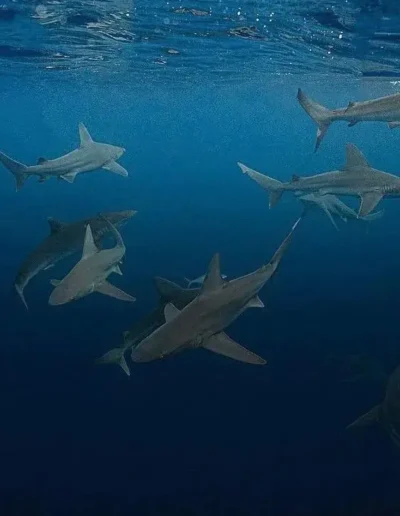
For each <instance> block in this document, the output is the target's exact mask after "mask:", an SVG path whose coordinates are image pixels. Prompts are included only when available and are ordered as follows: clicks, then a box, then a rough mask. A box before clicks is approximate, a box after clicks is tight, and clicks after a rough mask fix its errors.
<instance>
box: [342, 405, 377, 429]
mask: <svg viewBox="0 0 400 516" xmlns="http://www.w3.org/2000/svg"><path fill="white" fill-rule="evenodd" d="M380 417H381V405H375V407H373V408H372V409H371V410H369V411H368V412H366V413H365V414H363V415H362V416H360V417H359V418H357V419H356V420H355V421H353V423H350V425H348V426H347V428H354V427H361V426H369V425H372V424H373V423H377V422H378V421H379V419H380Z"/></svg>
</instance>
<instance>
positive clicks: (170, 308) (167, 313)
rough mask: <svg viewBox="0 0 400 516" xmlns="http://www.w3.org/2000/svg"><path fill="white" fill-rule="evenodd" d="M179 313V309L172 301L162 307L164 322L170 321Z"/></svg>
mask: <svg viewBox="0 0 400 516" xmlns="http://www.w3.org/2000/svg"><path fill="white" fill-rule="evenodd" d="M179 313H180V310H179V309H178V308H176V306H174V305H173V304H172V303H167V304H166V305H165V308H164V317H165V322H166V323H167V322H169V321H172V320H173V319H175V317H176V316H177V315H179Z"/></svg>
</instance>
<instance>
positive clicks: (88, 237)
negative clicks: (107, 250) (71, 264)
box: [81, 224, 99, 260]
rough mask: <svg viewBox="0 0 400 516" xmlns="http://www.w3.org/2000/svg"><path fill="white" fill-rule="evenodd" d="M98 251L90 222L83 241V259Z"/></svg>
mask: <svg viewBox="0 0 400 516" xmlns="http://www.w3.org/2000/svg"><path fill="white" fill-rule="evenodd" d="M98 252H99V250H98V248H97V246H96V244H95V243H94V240H93V233H92V228H91V227H90V224H88V225H87V226H86V233H85V241H84V243H83V251H82V258H81V260H86V259H87V258H89V257H90V256H93V255H94V254H97V253H98Z"/></svg>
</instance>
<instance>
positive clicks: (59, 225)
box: [47, 217, 68, 234]
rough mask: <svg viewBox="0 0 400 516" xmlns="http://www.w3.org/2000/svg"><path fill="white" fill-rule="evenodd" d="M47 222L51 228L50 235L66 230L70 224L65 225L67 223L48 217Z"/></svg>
mask: <svg viewBox="0 0 400 516" xmlns="http://www.w3.org/2000/svg"><path fill="white" fill-rule="evenodd" d="M47 222H48V223H49V226H50V233H51V234H53V233H58V232H59V231H61V230H63V229H65V228H66V227H67V226H68V224H65V222H61V221H59V220H57V219H53V217H47Z"/></svg>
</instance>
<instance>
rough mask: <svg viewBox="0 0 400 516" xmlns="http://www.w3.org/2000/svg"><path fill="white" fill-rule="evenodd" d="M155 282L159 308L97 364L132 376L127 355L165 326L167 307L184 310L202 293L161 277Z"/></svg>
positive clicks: (140, 322) (129, 331)
mask: <svg viewBox="0 0 400 516" xmlns="http://www.w3.org/2000/svg"><path fill="white" fill-rule="evenodd" d="M154 282H155V286H156V289H157V291H158V294H159V304H158V307H157V308H156V309H155V310H153V311H152V312H151V313H150V314H148V315H146V316H145V317H143V318H142V319H140V320H139V321H137V322H136V323H135V324H134V325H133V326H132V328H131V329H130V330H128V331H125V332H124V333H123V343H122V345H121V346H119V347H118V348H113V349H111V350H110V351H107V353H105V354H104V355H103V356H102V357H100V358H98V359H97V360H96V363H97V364H118V365H119V366H120V367H121V368H122V370H123V371H124V372H125V373H126V374H127V375H128V376H130V374H131V372H130V370H129V366H128V364H127V362H126V359H125V354H126V353H127V352H128V351H129V350H130V349H132V348H133V347H135V346H137V345H138V344H139V343H140V342H141V341H142V340H143V339H144V338H146V337H147V336H148V335H150V334H151V333H153V331H155V330H156V329H157V328H159V327H160V326H162V325H163V324H164V322H165V318H164V308H165V305H166V304H167V303H173V304H174V305H175V306H176V307H177V308H179V309H182V308H184V307H185V306H186V305H188V304H189V303H190V302H191V301H193V299H194V298H195V297H196V296H197V295H198V293H199V292H200V289H196V288H182V287H180V286H179V285H177V284H176V283H173V282H172V281H169V280H167V279H164V278H160V277H156V278H154Z"/></svg>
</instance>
